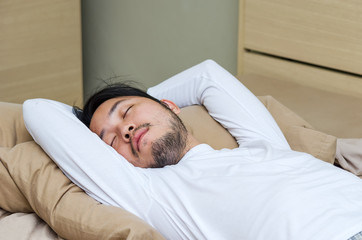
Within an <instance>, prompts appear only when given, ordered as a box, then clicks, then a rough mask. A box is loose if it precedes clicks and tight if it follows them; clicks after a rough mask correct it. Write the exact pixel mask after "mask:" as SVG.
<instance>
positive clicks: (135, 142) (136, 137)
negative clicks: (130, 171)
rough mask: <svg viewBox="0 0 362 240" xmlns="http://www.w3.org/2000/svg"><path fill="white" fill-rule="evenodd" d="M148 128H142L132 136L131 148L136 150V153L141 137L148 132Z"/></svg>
mask: <svg viewBox="0 0 362 240" xmlns="http://www.w3.org/2000/svg"><path fill="white" fill-rule="evenodd" d="M148 130H149V128H148V127H144V128H141V129H139V130H137V131H136V132H135V134H134V136H133V139H132V143H133V146H134V147H135V148H136V149H137V151H138V152H139V151H140V143H141V140H142V138H143V136H144V135H145V134H146V133H147V132H148Z"/></svg>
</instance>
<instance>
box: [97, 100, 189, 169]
mask: <svg viewBox="0 0 362 240" xmlns="http://www.w3.org/2000/svg"><path fill="white" fill-rule="evenodd" d="M166 103H167V105H168V106H169V107H170V108H171V109H176V111H177V110H179V109H178V108H177V106H176V105H172V104H173V103H172V102H171V103H170V102H168V101H167V102H166ZM170 104H171V106H170ZM174 106H175V108H174ZM90 129H91V131H93V132H95V133H96V134H97V135H98V136H99V137H100V138H101V139H102V140H103V141H104V142H106V143H107V144H108V145H110V146H112V147H113V148H114V149H115V150H116V151H117V152H118V153H119V154H121V155H122V156H123V157H125V158H126V159H127V161H129V162H130V163H132V164H133V165H134V166H136V167H144V168H145V167H163V166H166V165H171V164H176V163H177V162H178V161H179V160H180V159H181V157H182V156H183V155H184V154H185V147H186V139H187V132H186V129H185V127H184V126H183V124H182V122H181V121H180V120H179V119H178V117H177V116H176V115H175V114H174V113H172V112H171V111H170V110H168V109H166V108H165V107H164V106H162V105H161V104H159V103H158V102H155V101H153V100H151V99H148V98H144V97H136V96H126V97H118V98H112V99H110V100H108V101H105V102H104V103H102V104H101V105H100V106H99V107H98V108H97V110H96V111H95V112H94V114H93V117H92V120H91V123H90Z"/></svg>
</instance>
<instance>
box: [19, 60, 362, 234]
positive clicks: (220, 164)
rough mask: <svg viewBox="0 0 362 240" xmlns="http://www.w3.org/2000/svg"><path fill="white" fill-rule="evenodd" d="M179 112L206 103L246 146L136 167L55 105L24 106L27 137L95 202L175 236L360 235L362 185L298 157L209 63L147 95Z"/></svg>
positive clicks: (202, 150) (253, 102)
mask: <svg viewBox="0 0 362 240" xmlns="http://www.w3.org/2000/svg"><path fill="white" fill-rule="evenodd" d="M148 92H149V93H150V94H151V95H153V96H155V97H157V98H166V99H170V100H172V101H174V102H175V103H176V104H178V105H179V106H180V107H184V106H188V105H192V104H202V105H204V106H205V107H206V108H207V109H208V111H209V113H210V115H211V116H212V117H214V118H215V119H216V120H217V121H219V122H220V123H221V124H222V125H223V126H224V127H226V128H227V129H228V130H229V131H230V133H231V134H232V135H233V136H234V137H235V138H236V140H237V142H238V144H239V148H236V149H232V150H230V149H223V150H214V149H212V148H211V147H210V146H208V145H206V144H201V145H198V146H196V147H194V148H192V149H191V150H190V151H189V152H188V153H187V154H186V155H185V156H184V157H183V158H182V159H181V161H180V162H179V163H178V164H176V165H173V166H167V167H164V168H160V169H142V168H137V167H134V166H132V165H131V164H129V163H128V162H127V161H126V160H125V159H124V158H123V157H122V156H120V155H119V154H118V153H117V152H116V151H115V150H114V149H112V148H111V147H109V146H107V145H106V144H105V143H104V142H102V141H101V140H100V139H99V137H98V136H96V135H95V134H93V133H91V132H90V131H89V129H87V128H86V127H85V126H84V125H82V123H80V121H78V120H77V119H75V117H74V116H73V115H72V114H71V113H70V107H69V106H66V105H63V104H60V103H57V102H53V101H50V100H30V101H27V102H26V103H25V104H24V119H25V122H26V126H27V128H28V130H29V132H30V133H31V134H32V136H33V137H34V139H35V140H36V141H37V142H38V143H39V144H40V145H41V146H42V147H43V149H44V150H45V151H46V152H47V153H48V154H49V155H50V156H51V157H52V158H53V160H54V161H55V162H56V163H57V164H58V165H59V167H60V168H61V169H62V170H63V171H64V172H65V174H66V175H67V176H68V177H69V178H70V179H71V180H72V181H73V182H75V183H76V184H77V185H79V186H80V187H81V188H83V189H84V190H85V191H86V192H87V193H88V194H89V195H90V196H92V197H94V198H95V199H96V200H98V201H100V202H102V203H104V204H110V205H114V206H119V207H122V208H124V209H126V210H129V211H130V212H132V213H134V214H136V215H137V216H139V217H140V218H142V219H144V220H145V221H147V222H148V223H149V224H151V225H152V226H153V227H155V228H156V229H157V230H159V231H160V232H161V234H163V235H164V236H165V237H166V238H168V239H251V240H255V239H263V240H264V239H278V240H282V239H286V240H290V239H293V240H294V239H303V240H305V239H326V240H333V239H335V240H342V239H343V240H345V239H347V238H349V237H351V236H353V235H354V234H356V233H357V232H359V231H362V181H361V180H360V179H359V178H357V177H356V176H354V175H352V174H350V173H348V172H346V171H343V170H341V169H339V168H336V167H334V166H333V165H331V164H328V163H325V162H323V161H321V160H318V159H316V158H314V157H312V156H311V155H308V154H305V153H299V152H295V151H292V150H291V149H290V147H289V145H288V143H287V142H286V140H285V138H284V136H283V134H282V133H281V131H280V129H279V128H278V126H277V124H276V123H275V121H274V119H273V118H272V117H271V115H270V114H269V113H268V111H267V110H266V109H265V107H264V106H263V105H262V104H261V103H260V102H259V100H258V99H257V98H256V97H255V96H254V95H253V94H252V93H250V92H249V91H248V90H247V89H246V88H245V87H244V86H243V85H242V84H241V83H240V82H239V81H238V80H237V79H235V78H234V77H233V76H232V75H231V74H229V73H228V72H227V71H225V70H224V69H223V68H221V67H220V66H219V65H217V64H216V63H215V62H213V61H211V60H207V61H205V62H203V63H201V64H199V65H196V66H194V67H192V68H190V69H188V70H186V71H184V72H182V73H180V74H178V75H176V76H174V77H172V78H170V79H168V80H166V81H165V82H163V83H161V84H159V85H157V86H156V87H153V88H151V89H149V91H148Z"/></svg>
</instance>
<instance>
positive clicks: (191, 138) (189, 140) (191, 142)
mask: <svg viewBox="0 0 362 240" xmlns="http://www.w3.org/2000/svg"><path fill="white" fill-rule="evenodd" d="M199 144H201V143H200V142H199V141H198V140H197V139H196V138H195V137H194V136H193V135H192V134H191V133H189V132H188V133H187V141H186V148H185V154H186V153H187V152H188V151H190V150H191V148H193V147H195V146H197V145H199Z"/></svg>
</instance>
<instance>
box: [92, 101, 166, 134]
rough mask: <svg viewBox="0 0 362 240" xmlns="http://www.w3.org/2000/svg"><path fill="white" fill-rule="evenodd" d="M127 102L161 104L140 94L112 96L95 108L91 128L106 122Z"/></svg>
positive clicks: (148, 104)
mask: <svg viewBox="0 0 362 240" xmlns="http://www.w3.org/2000/svg"><path fill="white" fill-rule="evenodd" d="M127 104H138V105H142V104H145V105H147V106H150V104H155V105H156V106H157V105H160V104H159V103H157V102H156V101H154V100H152V99H149V98H145V97H139V96H122V97H116V98H111V99H109V100H107V101H105V102H103V103H102V104H101V105H99V107H98V108H97V109H96V110H95V112H94V114H93V116H92V119H91V122H90V127H91V129H92V126H93V127H94V125H95V124H96V123H99V122H105V121H106V120H107V119H108V117H109V116H110V114H112V113H113V111H114V110H115V109H117V108H119V107H122V106H123V105H127Z"/></svg>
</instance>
